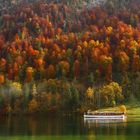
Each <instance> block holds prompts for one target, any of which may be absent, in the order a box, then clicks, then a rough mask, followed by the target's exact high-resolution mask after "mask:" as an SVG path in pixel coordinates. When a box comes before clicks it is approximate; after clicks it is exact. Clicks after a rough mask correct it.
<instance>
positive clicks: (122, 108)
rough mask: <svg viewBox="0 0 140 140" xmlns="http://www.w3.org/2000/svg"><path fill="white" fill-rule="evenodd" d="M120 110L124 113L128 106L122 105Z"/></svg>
mask: <svg viewBox="0 0 140 140" xmlns="http://www.w3.org/2000/svg"><path fill="white" fill-rule="evenodd" d="M119 109H120V111H121V112H123V113H126V106H125V105H121V106H120V107H119Z"/></svg>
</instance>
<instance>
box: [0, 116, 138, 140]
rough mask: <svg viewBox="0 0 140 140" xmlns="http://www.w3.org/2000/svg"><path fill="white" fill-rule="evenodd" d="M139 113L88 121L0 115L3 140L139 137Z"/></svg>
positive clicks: (134, 139)
mask: <svg viewBox="0 0 140 140" xmlns="http://www.w3.org/2000/svg"><path fill="white" fill-rule="evenodd" d="M139 139H140V116H136V115H133V116H132V115H131V116H128V118H127V121H125V122H120V121H118V122H116V121H110V122H109V121H106V122H105V121H101V122H98V121H87V120H84V119H83V117H82V116H79V115H67V116H65V115H59V116H53V117H52V116H39V117H38V116H28V117H27V116H21V117H19V116H12V117H1V118H0V140H139Z"/></svg>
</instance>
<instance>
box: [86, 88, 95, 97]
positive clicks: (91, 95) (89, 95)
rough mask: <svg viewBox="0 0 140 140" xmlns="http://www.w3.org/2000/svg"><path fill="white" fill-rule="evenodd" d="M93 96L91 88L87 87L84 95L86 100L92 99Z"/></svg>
mask: <svg viewBox="0 0 140 140" xmlns="http://www.w3.org/2000/svg"><path fill="white" fill-rule="evenodd" d="M93 94H94V90H93V88H91V87H89V88H88V89H87V91H86V95H87V97H88V98H92V97H93Z"/></svg>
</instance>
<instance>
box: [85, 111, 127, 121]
mask: <svg viewBox="0 0 140 140" xmlns="http://www.w3.org/2000/svg"><path fill="white" fill-rule="evenodd" d="M125 118H126V116H125V113H116V112H115V113H113V112H100V113H99V112H93V113H92V112H91V113H89V112H88V113H87V114H84V119H101V120H104V119H107V120H108V119H113V120H114V119H117V120H118V119H122V120H124V119H125Z"/></svg>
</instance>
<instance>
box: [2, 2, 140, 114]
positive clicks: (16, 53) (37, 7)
mask: <svg viewBox="0 0 140 140" xmlns="http://www.w3.org/2000/svg"><path fill="white" fill-rule="evenodd" d="M117 2H119V1H114V2H113V1H111V0H110V1H108V2H106V3H105V4H104V5H102V4H101V5H100V4H99V5H94V4H93V6H90V7H89V6H88V5H86V6H85V7H81V6H79V7H78V1H77V3H76V2H72V1H70V2H65V1H55V2H54V1H52V2H46V1H41V0H40V1H36V2H21V3H18V6H17V5H16V4H15V3H13V4H11V3H10V4H9V8H5V9H4V8H3V9H1V16H0V112H1V113H19V112H20V113H21V112H24V113H35V112H48V111H57V110H76V111H81V112H82V111H85V110H87V109H88V108H93V109H96V108H99V107H105V106H115V105H117V104H120V103H122V102H124V101H125V102H127V101H128V100H129V99H131V98H136V97H140V95H139V90H140V12H139V8H140V3H139V1H122V2H124V3H123V4H124V5H123V4H122V3H117ZM71 3H73V5H71ZM7 7H8V3H7ZM119 7H121V8H119Z"/></svg>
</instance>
